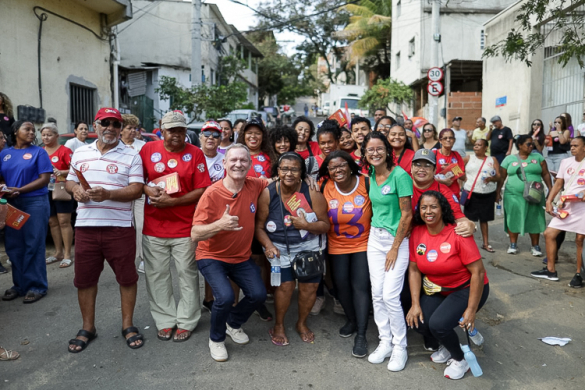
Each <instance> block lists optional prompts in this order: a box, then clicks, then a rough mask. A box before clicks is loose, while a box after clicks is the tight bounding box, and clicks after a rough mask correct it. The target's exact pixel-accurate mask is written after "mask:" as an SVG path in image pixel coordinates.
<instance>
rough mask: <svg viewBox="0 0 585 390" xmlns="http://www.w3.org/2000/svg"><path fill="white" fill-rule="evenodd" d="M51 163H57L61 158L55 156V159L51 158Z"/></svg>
mask: <svg viewBox="0 0 585 390" xmlns="http://www.w3.org/2000/svg"><path fill="white" fill-rule="evenodd" d="M51 161H52V162H57V161H59V157H57V156H53V157H51Z"/></svg>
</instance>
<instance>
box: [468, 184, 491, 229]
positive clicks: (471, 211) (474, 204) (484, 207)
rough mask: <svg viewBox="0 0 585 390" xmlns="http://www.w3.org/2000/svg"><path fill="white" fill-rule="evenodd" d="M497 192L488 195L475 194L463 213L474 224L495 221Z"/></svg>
mask: <svg viewBox="0 0 585 390" xmlns="http://www.w3.org/2000/svg"><path fill="white" fill-rule="evenodd" d="M496 194H497V191H494V192H490V193H487V194H478V193H476V192H473V193H472V194H471V197H470V198H469V200H468V201H467V204H466V205H465V206H464V208H463V213H464V214H465V216H466V217H467V218H469V220H470V221H473V222H477V221H479V222H490V221H493V220H494V205H495V203H496Z"/></svg>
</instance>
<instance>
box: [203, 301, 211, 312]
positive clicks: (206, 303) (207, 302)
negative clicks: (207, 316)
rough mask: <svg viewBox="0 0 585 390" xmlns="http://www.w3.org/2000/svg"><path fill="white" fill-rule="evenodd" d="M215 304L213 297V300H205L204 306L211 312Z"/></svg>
mask: <svg viewBox="0 0 585 390" xmlns="http://www.w3.org/2000/svg"><path fill="white" fill-rule="evenodd" d="M212 306H213V299H212V300H211V301H205V300H204V301H203V308H204V309H206V310H207V311H208V312H210V313H211V307H212Z"/></svg>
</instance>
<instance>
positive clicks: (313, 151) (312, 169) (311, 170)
mask: <svg viewBox="0 0 585 390" xmlns="http://www.w3.org/2000/svg"><path fill="white" fill-rule="evenodd" d="M292 127H293V129H294V130H295V131H296V132H297V134H298V138H297V147H296V150H295V151H296V152H297V153H298V154H299V155H300V156H301V157H302V158H304V159H305V165H306V166H307V173H308V174H309V175H311V176H313V177H314V178H315V177H317V172H318V171H319V166H318V165H317V160H316V157H317V156H318V155H320V154H321V149H319V144H318V143H317V142H315V141H311V139H312V138H313V136H314V135H315V125H314V124H313V122H311V120H310V119H309V118H307V117H306V116H299V117H298V118H297V119H295V121H294V122H293V126H292Z"/></svg>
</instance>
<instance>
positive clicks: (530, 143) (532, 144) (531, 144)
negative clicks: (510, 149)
mask: <svg viewBox="0 0 585 390" xmlns="http://www.w3.org/2000/svg"><path fill="white" fill-rule="evenodd" d="M526 146H528V147H531V146H534V143H533V142H526Z"/></svg>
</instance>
